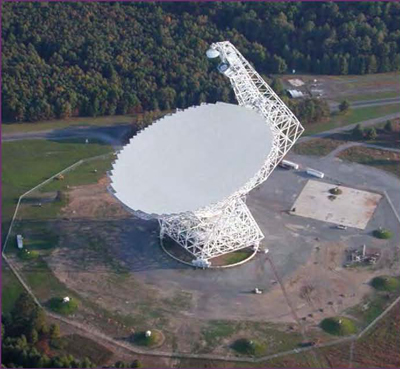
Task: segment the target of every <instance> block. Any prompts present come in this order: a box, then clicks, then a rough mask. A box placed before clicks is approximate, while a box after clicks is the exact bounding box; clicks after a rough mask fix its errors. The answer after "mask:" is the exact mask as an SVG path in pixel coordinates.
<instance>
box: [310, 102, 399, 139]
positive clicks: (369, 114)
mask: <svg viewBox="0 0 400 369" xmlns="http://www.w3.org/2000/svg"><path fill="white" fill-rule="evenodd" d="M399 112H400V106H399V104H388V105H382V106H370V107H367V108H360V109H350V110H349V111H348V112H347V113H346V114H340V113H339V114H335V115H333V116H332V117H331V119H329V121H327V122H325V123H317V124H310V125H308V126H306V127H305V131H304V136H308V135H312V134H315V133H320V132H324V131H328V130H331V129H334V128H338V127H345V126H349V125H351V124H355V123H359V122H363V121H365V120H369V119H374V118H379V117H383V116H385V115H389V114H394V113H399Z"/></svg>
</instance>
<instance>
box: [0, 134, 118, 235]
mask: <svg viewBox="0 0 400 369" xmlns="http://www.w3.org/2000/svg"><path fill="white" fill-rule="evenodd" d="M111 151H112V148H111V146H109V145H103V144H100V143H90V144H85V143H84V140H81V141H77V142H65V141H64V142H63V141H60V142H55V141H45V140H27V141H13V142H4V143H3V145H2V167H3V171H2V185H3V191H2V199H1V201H2V224H1V228H2V241H4V238H5V235H6V233H7V231H8V227H9V224H10V221H11V218H12V216H13V213H14V211H15V206H16V204H17V201H18V198H19V196H21V195H22V194H23V193H24V192H26V191H28V190H30V189H31V188H33V187H34V186H36V185H38V184H39V183H41V182H43V181H44V180H46V179H48V178H49V177H51V176H52V175H54V174H56V173H58V172H59V171H61V170H62V169H64V168H66V167H68V166H70V165H72V164H73V163H75V162H77V161H78V160H80V159H83V158H88V157H92V156H96V155H101V154H105V153H108V152H111Z"/></svg>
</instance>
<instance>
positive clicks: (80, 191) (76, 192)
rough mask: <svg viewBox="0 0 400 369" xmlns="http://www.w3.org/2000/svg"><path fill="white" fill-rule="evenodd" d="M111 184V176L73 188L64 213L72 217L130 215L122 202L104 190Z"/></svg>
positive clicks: (95, 217) (94, 217) (119, 216)
mask: <svg viewBox="0 0 400 369" xmlns="http://www.w3.org/2000/svg"><path fill="white" fill-rule="evenodd" d="M109 184H110V180H109V178H108V177H103V178H102V179H101V180H100V181H99V182H98V183H96V184H91V185H86V186H78V187H73V188H71V189H70V191H69V203H68V206H67V207H65V208H64V209H63V215H64V216H66V217H69V218H72V219H73V218H91V219H99V218H104V217H107V218H124V217H127V216H129V213H128V212H127V211H126V210H125V209H124V208H123V207H122V206H121V204H120V203H119V202H118V201H117V200H116V199H115V198H114V197H113V196H110V195H109V193H107V192H106V191H104V189H105V187H107V186H108V185H109Z"/></svg>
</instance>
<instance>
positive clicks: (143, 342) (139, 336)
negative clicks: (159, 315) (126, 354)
mask: <svg viewBox="0 0 400 369" xmlns="http://www.w3.org/2000/svg"><path fill="white" fill-rule="evenodd" d="M163 340H164V336H163V334H162V333H161V332H160V331H157V330H151V336H150V337H146V332H145V331H144V332H137V333H135V334H134V335H133V340H132V342H133V343H134V344H135V345H138V346H145V347H154V346H158V345H160V344H161V343H162V341H163Z"/></svg>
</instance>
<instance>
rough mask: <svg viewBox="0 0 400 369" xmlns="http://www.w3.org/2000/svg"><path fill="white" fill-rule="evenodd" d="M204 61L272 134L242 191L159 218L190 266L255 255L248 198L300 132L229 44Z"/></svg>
mask: <svg viewBox="0 0 400 369" xmlns="http://www.w3.org/2000/svg"><path fill="white" fill-rule="evenodd" d="M207 56H208V57H209V58H210V59H211V58H218V57H219V58H220V60H221V63H220V64H219V66H218V70H219V71H220V72H221V73H222V74H224V75H225V76H226V77H228V78H229V80H230V83H231V85H232V87H233V90H234V92H235V95H236V98H237V100H238V103H239V105H240V106H244V107H246V108H249V109H252V110H254V111H256V112H257V113H258V114H260V115H261V116H262V117H263V118H264V119H265V124H267V125H268V126H269V127H270V129H271V131H272V133H273V143H272V149H271V151H270V153H269V155H268V157H267V158H266V160H265V162H264V165H262V167H261V168H260V170H259V171H258V172H257V173H255V175H254V177H253V178H251V179H250V180H249V181H248V182H247V183H246V184H245V185H244V186H243V187H242V188H240V189H239V190H238V191H236V192H235V193H233V194H232V195H230V196H229V197H227V198H226V199H223V200H222V199H221V201H220V202H218V203H215V204H211V205H209V206H207V207H204V208H202V209H199V210H197V211H194V212H186V213H181V214H177V215H163V216H160V217H159V218H158V219H159V223H160V237H161V239H163V237H164V236H165V235H168V236H169V237H170V238H172V239H173V240H174V241H176V242H177V243H178V244H179V245H181V246H182V247H183V248H185V249H186V250H187V251H188V252H190V253H191V254H192V255H193V256H194V258H195V259H194V260H193V264H194V265H197V266H201V267H208V266H210V265H211V262H210V261H209V259H212V258H214V257H216V256H219V255H223V254H226V253H229V252H232V251H235V250H239V249H242V248H246V247H253V248H255V249H258V248H259V246H260V242H261V240H262V239H263V238H264V235H263V233H262V232H261V230H260V228H259V226H258V225H257V223H256V221H255V220H254V218H253V216H252V215H251V213H250V211H249V209H248V208H247V206H246V204H245V201H246V195H247V193H248V192H249V191H251V190H252V189H253V188H254V187H256V186H258V185H260V184H261V183H262V182H264V181H265V180H266V179H267V178H268V176H269V175H270V174H271V173H272V171H273V170H274V168H275V167H276V166H277V164H278V163H279V162H280V161H281V160H282V158H283V157H284V156H285V155H286V153H287V152H288V151H289V149H290V148H291V147H292V146H293V144H294V143H295V142H296V140H297V139H298V138H299V136H300V135H301V134H302V132H303V130H304V129H303V127H302V126H301V124H300V122H299V121H298V119H297V118H296V117H295V116H294V114H293V113H292V112H291V111H290V110H289V108H288V107H287V106H286V105H285V104H284V103H283V102H282V100H281V99H280V98H279V97H278V96H277V95H276V94H275V92H274V91H273V90H272V89H271V88H270V87H269V86H268V84H267V83H266V82H265V81H264V80H263V79H262V78H261V76H260V75H259V74H258V73H257V72H256V71H255V70H254V68H253V67H252V66H251V65H250V63H249V62H248V61H247V60H246V59H245V58H244V57H243V56H242V54H240V52H239V51H238V50H237V49H236V48H235V47H234V46H233V45H232V44H231V43H230V42H218V43H214V44H212V45H211V47H210V49H209V50H208V51H207Z"/></svg>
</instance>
